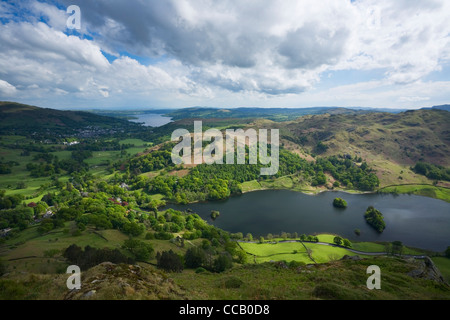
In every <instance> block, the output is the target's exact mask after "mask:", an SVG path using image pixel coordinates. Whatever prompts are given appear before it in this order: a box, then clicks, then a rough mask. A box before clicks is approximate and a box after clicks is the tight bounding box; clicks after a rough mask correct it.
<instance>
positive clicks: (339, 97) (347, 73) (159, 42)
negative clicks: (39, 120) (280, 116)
mask: <svg viewBox="0 0 450 320" xmlns="http://www.w3.org/2000/svg"><path fill="white" fill-rule="evenodd" d="M71 5H76V6H78V7H79V9H80V17H79V19H77V16H76V15H75V13H74V11H69V12H67V9H68V8H69V6H71ZM68 22H69V23H68ZM74 22H79V26H80V28H79V29H73V28H72V27H73V26H74V25H73V24H71V23H74ZM0 100H7V101H17V102H21V103H28V104H32V105H37V106H41V107H49V108H58V109H93V108H105V109H143V108H183V107H192V106H208V107H222V108H233V107H315V106H339V107H347V106H362V107H378V108H408V109H415V108H421V107H430V106H433V105H440V104H446V103H450V1H448V0H395V1H392V0H376V1H375V0H353V1H350V0H320V1H317V0H229V1H226V0H220V1H219V0H146V1H144V0H135V1H126V0H67V1H66V0H54V1H29V0H23V1H21V0H14V1H1V2H0Z"/></svg>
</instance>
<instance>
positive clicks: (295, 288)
mask: <svg viewBox="0 0 450 320" xmlns="http://www.w3.org/2000/svg"><path fill="white" fill-rule="evenodd" d="M369 265H378V266H379V267H380V268H381V270H382V284H381V287H382V290H373V291H370V290H368V289H367V288H366V281H367V274H366V269H367V267H368V266H369ZM412 269H414V263H412V262H406V261H405V260H400V259H395V258H386V257H376V258H368V259H364V260H361V261H335V262H331V263H328V264H321V265H315V266H312V267H301V268H299V269H295V270H292V269H282V268H277V267H276V266H275V265H273V264H257V265H247V266H243V267H238V268H234V269H232V270H231V271H228V272H226V273H224V274H220V275H215V274H209V273H206V274H195V273H193V272H183V273H182V274H173V275H172V277H173V278H174V280H175V283H176V284H178V285H180V286H182V287H183V288H186V290H188V295H189V296H190V297H191V298H192V299H277V300H282V299H283V300H287V299H361V300H362V299H425V300H428V299H450V290H449V289H448V287H444V286H436V285H435V284H434V283H432V282H431V281H429V280H422V279H414V278H411V277H409V276H407V275H406V274H407V273H408V272H409V271H411V270H412ZM230 278H238V279H240V280H241V281H242V282H243V284H242V285H241V286H240V288H234V289H233V288H227V287H226V284H225V283H226V280H227V279H230Z"/></svg>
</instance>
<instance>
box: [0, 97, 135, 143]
mask: <svg viewBox="0 0 450 320" xmlns="http://www.w3.org/2000/svg"><path fill="white" fill-rule="evenodd" d="M137 126H138V125H137V124H134V123H131V122H129V121H127V120H124V119H118V118H113V117H107V116H101V115H96V114H93V113H89V112H83V111H61V110H55V109H48V108H39V107H36V106H30V105H26V104H20V103H16V102H8V101H3V102H0V134H18V135H26V136H28V135H33V134H40V135H42V134H44V135H71V134H75V133H77V132H78V133H79V132H81V131H82V130H86V129H89V130H91V131H97V133H99V131H101V130H108V131H115V132H118V131H122V130H125V129H128V128H134V127H137Z"/></svg>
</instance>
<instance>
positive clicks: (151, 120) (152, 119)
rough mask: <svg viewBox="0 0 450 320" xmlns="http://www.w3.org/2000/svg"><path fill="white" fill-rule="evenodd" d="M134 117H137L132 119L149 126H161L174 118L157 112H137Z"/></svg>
mask: <svg viewBox="0 0 450 320" xmlns="http://www.w3.org/2000/svg"><path fill="white" fill-rule="evenodd" d="M133 117H136V118H137V119H130V121H132V122H139V123H144V126H148V127H161V126H163V125H165V124H167V123H169V122H172V118H170V117H165V116H163V115H161V114H156V113H144V114H136V115H133Z"/></svg>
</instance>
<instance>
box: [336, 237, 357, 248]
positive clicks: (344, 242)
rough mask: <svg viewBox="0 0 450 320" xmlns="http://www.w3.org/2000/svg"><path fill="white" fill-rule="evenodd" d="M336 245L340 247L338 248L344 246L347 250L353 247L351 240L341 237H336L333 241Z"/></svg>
mask: <svg viewBox="0 0 450 320" xmlns="http://www.w3.org/2000/svg"><path fill="white" fill-rule="evenodd" d="M333 242H334V244H336V245H338V246H344V247H347V248H350V247H351V246H352V243H351V242H350V240H348V239H345V238H342V237H340V236H336V237H334V239H333Z"/></svg>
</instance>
